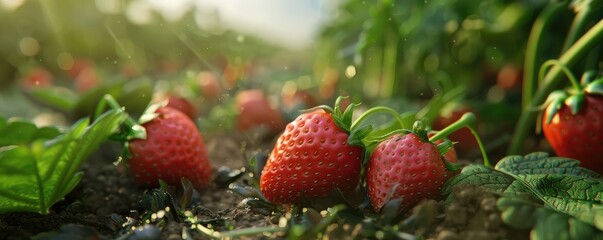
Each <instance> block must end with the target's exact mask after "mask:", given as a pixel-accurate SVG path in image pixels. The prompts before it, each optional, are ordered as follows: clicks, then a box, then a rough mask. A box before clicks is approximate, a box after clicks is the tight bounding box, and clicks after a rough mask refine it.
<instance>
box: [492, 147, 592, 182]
mask: <svg viewBox="0 0 603 240" xmlns="http://www.w3.org/2000/svg"><path fill="white" fill-rule="evenodd" d="M579 165H580V162H579V161H576V160H574V159H569V158H562V157H549V154H548V153H545V152H535V153H530V154H528V155H526V156H523V157H522V156H508V157H506V158H503V159H502V160H501V161H500V162H499V163H498V164H496V167H495V168H496V170H500V171H503V172H509V173H512V174H516V175H523V174H549V173H556V174H566V175H573V176H582V177H589V178H601V175H599V174H598V173H596V172H593V171H591V170H589V169H586V168H582V167H580V166H579Z"/></svg>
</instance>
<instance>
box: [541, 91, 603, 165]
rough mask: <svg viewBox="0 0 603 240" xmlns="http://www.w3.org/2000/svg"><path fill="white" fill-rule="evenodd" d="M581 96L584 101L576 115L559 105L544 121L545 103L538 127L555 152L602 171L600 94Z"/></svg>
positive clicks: (601, 107) (602, 120)
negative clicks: (552, 114) (556, 110)
mask: <svg viewBox="0 0 603 240" xmlns="http://www.w3.org/2000/svg"><path fill="white" fill-rule="evenodd" d="M584 96H585V98H584V100H585V101H584V105H583V106H582V109H581V110H580V111H579V112H578V113H577V114H576V115H572V113H571V110H570V108H569V107H568V106H566V105H563V107H561V109H559V111H558V112H557V113H556V114H555V115H554V116H553V118H552V121H551V122H550V123H546V119H548V117H549V116H548V108H550V107H552V105H549V106H548V108H547V111H545V114H544V117H543V122H542V130H543V132H544V136H545V138H546V139H547V140H548V142H549V143H550V144H551V147H553V149H554V150H555V152H556V153H557V155H559V156H561V157H568V158H573V159H576V160H579V161H581V162H582V164H581V165H582V166H584V167H586V168H589V169H591V170H593V171H596V172H598V173H601V174H603V154H601V149H603V97H600V96H593V95H589V94H585V95H584Z"/></svg>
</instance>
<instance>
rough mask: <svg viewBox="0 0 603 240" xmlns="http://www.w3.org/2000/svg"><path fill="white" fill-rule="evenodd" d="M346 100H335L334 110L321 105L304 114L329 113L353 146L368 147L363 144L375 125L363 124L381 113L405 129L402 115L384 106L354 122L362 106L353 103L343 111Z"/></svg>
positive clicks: (340, 98) (367, 112)
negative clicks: (319, 111)
mask: <svg viewBox="0 0 603 240" xmlns="http://www.w3.org/2000/svg"><path fill="white" fill-rule="evenodd" d="M345 98H347V97H342V96H339V97H338V98H337V100H335V106H334V107H333V108H331V107H330V106H326V105H321V106H317V107H314V108H311V109H308V110H306V111H304V112H311V111H314V110H317V109H322V110H324V111H326V112H327V113H330V114H331V117H332V118H333V121H334V122H335V125H337V127H339V128H340V129H341V130H343V131H345V132H346V133H347V134H349V135H350V136H349V137H348V144H349V145H351V146H360V147H366V144H365V143H364V142H363V140H364V139H365V138H366V137H367V136H368V135H369V134H370V133H371V132H372V131H373V125H370V124H362V123H363V122H364V121H366V119H368V118H369V117H371V116H373V115H375V114H377V113H380V112H381V113H388V114H390V115H392V116H393V117H394V118H395V119H396V120H397V121H398V122H399V123H400V126H401V127H402V128H404V125H403V120H402V117H401V116H400V114H399V113H398V112H396V111H395V110H393V109H391V108H388V107H383V106H378V107H373V108H370V109H368V110H366V112H364V113H363V114H362V115H360V116H359V117H358V118H357V119H356V120H355V121H354V120H353V117H354V110H355V109H356V108H357V107H358V106H360V104H359V103H351V104H350V105H349V106H348V107H347V108H346V109H342V107H341V100H343V99H345Z"/></svg>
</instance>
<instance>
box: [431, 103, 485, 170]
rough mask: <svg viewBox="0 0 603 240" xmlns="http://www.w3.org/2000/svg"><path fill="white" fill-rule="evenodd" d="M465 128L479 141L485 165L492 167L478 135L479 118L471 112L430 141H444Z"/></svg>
mask: <svg viewBox="0 0 603 240" xmlns="http://www.w3.org/2000/svg"><path fill="white" fill-rule="evenodd" d="M463 127H467V128H469V130H470V131H471V134H473V137H475V140H476V141H477V145H478V146H479V150H480V151H481V152H482V157H483V158H484V165H485V166H488V167H491V166H492V164H490V160H489V159H488V155H487V154H486V150H485V148H484V144H483V143H482V139H481V138H480V137H479V135H478V134H477V118H476V117H475V114H473V113H471V112H468V113H465V114H463V116H461V118H459V120H457V121H456V122H454V123H452V124H450V125H448V126H447V127H446V128H444V129H442V130H440V131H439V132H438V133H436V134H435V135H433V136H431V138H429V141H431V142H435V141H438V140H441V139H444V138H446V137H447V136H448V135H450V134H452V133H453V132H455V131H457V130H459V129H461V128H463Z"/></svg>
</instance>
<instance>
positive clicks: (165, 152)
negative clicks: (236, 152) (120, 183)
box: [128, 107, 212, 189]
mask: <svg viewBox="0 0 603 240" xmlns="http://www.w3.org/2000/svg"><path fill="white" fill-rule="evenodd" d="M156 113H157V114H158V116H157V117H156V118H154V119H153V120H151V121H149V122H147V123H145V124H143V125H142V126H143V127H144V128H145V129H146V132H147V138H146V139H144V140H143V139H136V140H133V141H131V142H130V143H129V149H130V152H131V154H132V158H130V159H129V160H128V164H129V170H130V173H131V174H132V176H134V179H135V180H136V182H137V183H138V184H139V185H141V186H143V187H157V186H158V180H159V179H161V180H163V181H165V182H166V183H168V184H170V185H173V186H180V179H181V178H182V177H186V178H188V179H189V180H190V181H191V182H192V183H193V186H194V187H195V188H196V189H203V188H205V187H207V186H208V185H209V184H210V181H211V173H212V171H211V164H210V161H209V158H208V155H207V150H206V149H205V144H204V143H203V139H202V138H201V135H200V134H199V131H198V130H197V128H196V126H195V124H194V123H193V122H192V120H191V119H190V118H188V117H187V116H186V115H184V113H182V112H180V111H178V110H176V109H173V108H169V107H163V108H159V109H158V110H157V111H156Z"/></svg>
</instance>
